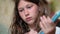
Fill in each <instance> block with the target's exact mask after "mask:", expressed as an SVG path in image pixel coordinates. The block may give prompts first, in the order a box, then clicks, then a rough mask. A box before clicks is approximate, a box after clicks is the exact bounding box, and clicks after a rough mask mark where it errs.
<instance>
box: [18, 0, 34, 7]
mask: <svg viewBox="0 0 60 34" xmlns="http://www.w3.org/2000/svg"><path fill="white" fill-rule="evenodd" d="M29 4H34V3H32V2H28V1H24V0H20V1H19V4H18V7H22V6H26V5H29Z"/></svg>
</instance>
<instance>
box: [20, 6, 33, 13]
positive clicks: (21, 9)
mask: <svg viewBox="0 0 60 34" xmlns="http://www.w3.org/2000/svg"><path fill="white" fill-rule="evenodd" d="M31 7H32V6H27V8H28V9H30V8H31ZM23 10H24V9H21V10H19V12H22V11H23Z"/></svg>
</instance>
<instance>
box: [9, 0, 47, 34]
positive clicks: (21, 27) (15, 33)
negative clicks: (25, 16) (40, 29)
mask: <svg viewBox="0 0 60 34" xmlns="http://www.w3.org/2000/svg"><path fill="white" fill-rule="evenodd" d="M19 1H20V0H14V2H15V8H14V17H13V23H12V24H11V27H10V28H11V34H24V33H26V32H29V31H30V29H29V27H28V24H27V23H25V22H24V21H23V20H22V18H21V17H20V16H19V13H18V9H17V7H18V3H19ZM26 1H29V2H32V3H35V4H36V5H38V6H41V5H42V6H44V5H48V3H47V2H46V1H45V0H26ZM40 9H41V8H40ZM44 9H45V8H44ZM42 10H43V9H42ZM43 11H45V10H43ZM41 13H43V12H41ZM43 14H45V13H43Z"/></svg>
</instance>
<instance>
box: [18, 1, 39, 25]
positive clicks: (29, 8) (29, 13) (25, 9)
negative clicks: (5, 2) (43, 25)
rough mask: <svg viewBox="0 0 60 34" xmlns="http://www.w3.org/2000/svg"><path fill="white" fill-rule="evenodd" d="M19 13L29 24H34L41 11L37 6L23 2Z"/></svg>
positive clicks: (19, 7)
mask: <svg viewBox="0 0 60 34" xmlns="http://www.w3.org/2000/svg"><path fill="white" fill-rule="evenodd" d="M18 12H19V15H20V16H21V18H22V19H23V20H24V21H25V22H26V23H27V24H33V23H35V21H36V19H37V17H38V13H39V9H38V6H37V5H36V4H34V3H32V2H27V1H24V0H21V1H20V2H19V4H18Z"/></svg>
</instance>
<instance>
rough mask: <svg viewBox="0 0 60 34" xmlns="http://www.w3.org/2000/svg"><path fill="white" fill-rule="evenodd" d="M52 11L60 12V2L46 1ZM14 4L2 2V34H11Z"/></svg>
mask: <svg viewBox="0 0 60 34" xmlns="http://www.w3.org/2000/svg"><path fill="white" fill-rule="evenodd" d="M46 1H47V2H48V3H49V5H50V7H51V10H52V11H55V12H56V11H58V10H60V0H46ZM13 9H14V2H13V1H12V0H0V34H9V32H8V30H9V26H10V24H11V21H12V14H13Z"/></svg>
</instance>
